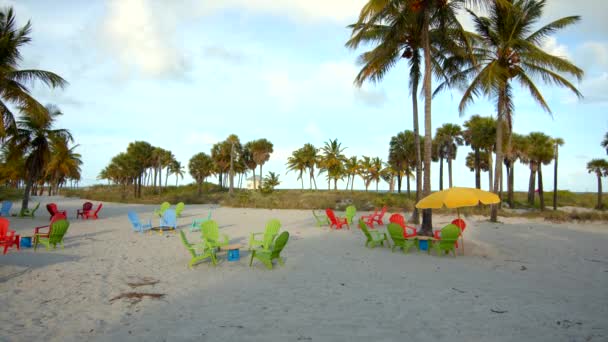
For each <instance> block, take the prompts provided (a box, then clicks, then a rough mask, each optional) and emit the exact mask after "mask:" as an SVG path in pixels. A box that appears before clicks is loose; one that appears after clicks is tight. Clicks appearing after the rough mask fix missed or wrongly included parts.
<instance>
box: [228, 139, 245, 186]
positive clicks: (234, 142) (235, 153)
mask: <svg viewBox="0 0 608 342" xmlns="http://www.w3.org/2000/svg"><path fill="white" fill-rule="evenodd" d="M226 143H227V144H228V145H230V188H229V190H228V192H229V193H231V194H232V193H233V192H234V161H235V159H238V158H240V156H239V151H241V150H242V146H241V141H240V140H239V137H238V136H237V135H236V134H230V135H229V136H228V138H226Z"/></svg>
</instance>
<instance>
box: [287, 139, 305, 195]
mask: <svg viewBox="0 0 608 342" xmlns="http://www.w3.org/2000/svg"><path fill="white" fill-rule="evenodd" d="M289 171H294V172H298V178H297V179H299V180H300V181H301V182H302V191H303V190H304V177H302V175H303V174H304V171H306V160H305V159H304V156H303V153H302V149H301V148H299V149H297V150H295V151H293V152H292V153H291V156H289V157H288V158H287V172H289Z"/></svg>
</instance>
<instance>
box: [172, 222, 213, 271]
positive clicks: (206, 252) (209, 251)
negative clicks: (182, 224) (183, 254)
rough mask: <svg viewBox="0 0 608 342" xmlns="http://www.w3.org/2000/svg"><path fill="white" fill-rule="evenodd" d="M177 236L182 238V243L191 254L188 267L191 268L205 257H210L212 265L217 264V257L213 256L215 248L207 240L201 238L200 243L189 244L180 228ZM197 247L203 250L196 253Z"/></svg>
mask: <svg viewBox="0 0 608 342" xmlns="http://www.w3.org/2000/svg"><path fill="white" fill-rule="evenodd" d="M179 236H180V238H181V239H182V243H183V244H184V246H185V247H186V249H187V250H188V251H189V252H190V254H191V255H192V259H190V262H189V263H188V268H190V269H191V268H192V266H193V265H194V264H197V263H199V262H201V261H203V260H205V259H207V258H211V263H212V264H213V266H215V265H216V264H217V259H216V258H215V249H213V248H212V247H210V246H209V244H208V243H207V241H205V240H203V242H202V243H200V244H197V245H194V244H191V243H189V242H188V240H187V239H186V234H184V231H182V230H180V231H179ZM197 247H198V248H200V249H202V250H203V251H202V253H200V254H197V253H196V248H197Z"/></svg>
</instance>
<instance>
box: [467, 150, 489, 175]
mask: <svg viewBox="0 0 608 342" xmlns="http://www.w3.org/2000/svg"><path fill="white" fill-rule="evenodd" d="M488 159H489V158H488V152H486V151H480V152H479V153H478V154H475V152H469V154H467V157H466V159H465V165H466V167H468V168H469V170H471V172H473V171H475V172H476V173H477V172H478V171H483V172H486V171H490V167H489V165H488Z"/></svg>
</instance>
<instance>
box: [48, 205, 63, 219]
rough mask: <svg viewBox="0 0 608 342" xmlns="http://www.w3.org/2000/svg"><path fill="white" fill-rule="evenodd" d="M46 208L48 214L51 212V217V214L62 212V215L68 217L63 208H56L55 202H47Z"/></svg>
mask: <svg viewBox="0 0 608 342" xmlns="http://www.w3.org/2000/svg"><path fill="white" fill-rule="evenodd" d="M46 210H48V212H49V214H51V218H50V219H53V216H55V215H56V214H63V217H64V218H65V217H68V212H67V211H65V210H58V209H57V204H55V203H49V204H47V205H46Z"/></svg>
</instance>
